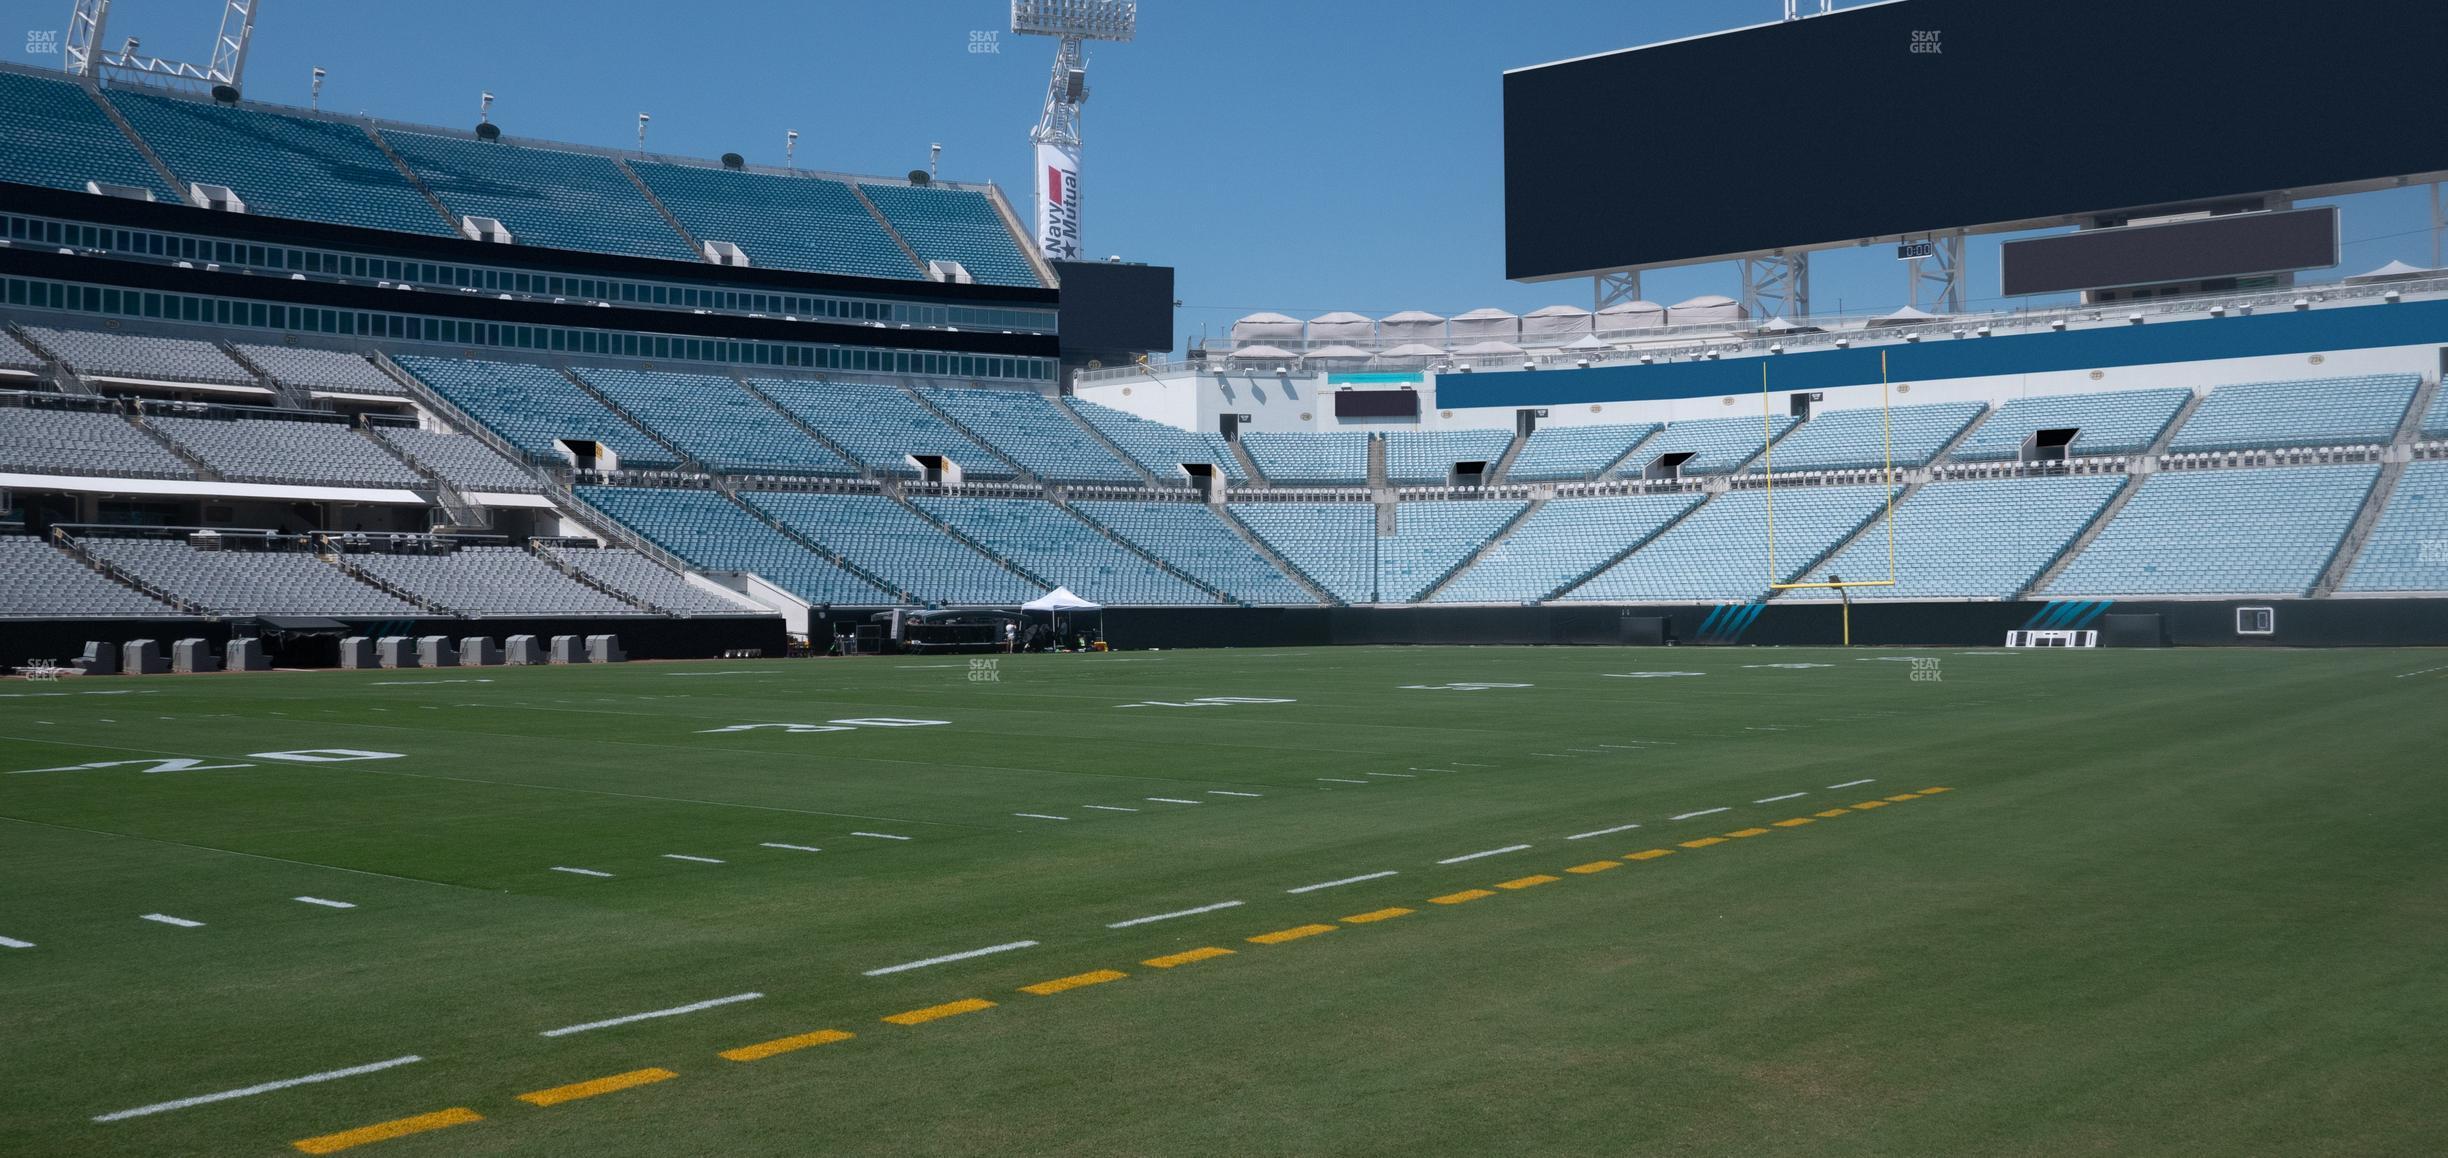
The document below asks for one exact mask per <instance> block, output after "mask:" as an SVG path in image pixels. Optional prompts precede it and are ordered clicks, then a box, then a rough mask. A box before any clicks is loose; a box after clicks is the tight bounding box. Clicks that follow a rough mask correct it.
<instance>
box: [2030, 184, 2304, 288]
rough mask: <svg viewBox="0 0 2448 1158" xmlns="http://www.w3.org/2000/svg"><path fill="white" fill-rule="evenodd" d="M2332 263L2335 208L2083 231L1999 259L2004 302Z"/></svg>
mask: <svg viewBox="0 0 2448 1158" xmlns="http://www.w3.org/2000/svg"><path fill="white" fill-rule="evenodd" d="M2337 260H2338V212H2337V207H2336V206H2333V205H2323V206H2320V207H2318V208H2314V209H2295V210H2289V211H2287V212H2284V213H2237V214H2232V215H2229V216H2226V217H2212V218H2209V219H2207V220H2202V221H2179V222H2173V223H2170V224H2167V225H2136V226H2131V227H2128V228H2123V229H2087V230H2082V231H2080V232H2076V233H2065V234H2059V235H2057V236H2055V237H2033V238H2026V239H2024V240H2021V241H2009V242H2007V243H2005V244H2004V245H2002V246H2000V247H1999V252H1998V264H1999V268H2000V270H2001V276H2002V280H2003V285H2004V292H2005V294H2006V296H2008V297H2013V296H2016V295H2018V294H2046V293H2060V292H2063V291H2066V290H2084V289H2106V288H2110V287H2114V286H2128V285H2150V284H2152V283H2155V282H2189V281H2201V280H2203V279H2206V278H2218V277H2243V276H2247V275H2250V274H2260V273H2277V272H2279V271H2282V270H2295V269H2323V268H2326V267H2328V266H2332V265H2336V264H2337Z"/></svg>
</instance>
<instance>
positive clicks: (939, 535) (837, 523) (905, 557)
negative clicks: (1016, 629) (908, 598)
mask: <svg viewBox="0 0 2448 1158" xmlns="http://www.w3.org/2000/svg"><path fill="white" fill-rule="evenodd" d="M741 497H742V498H744V499H746V500H748V502H750V503H751V504H753V505H755V506H756V508H757V509H758V510H761V511H764V512H765V513H766V514H769V515H771V516H773V517H774V518H775V519H778V520H780V521H781V522H782V524H783V525H784V526H787V527H789V528H790V529H791V530H792V531H793V532H796V533H797V534H799V535H801V536H803V537H805V538H807V539H808V540H809V541H811V542H814V543H817V544H819V545H821V546H823V547H824V548H825V549H826V550H829V551H833V552H836V553H838V554H840V555H841V556H842V558H844V559H847V560H849V561H850V563H851V564H852V565H853V566H856V567H857V568H859V569H860V570H862V571H865V572H867V573H868V574H870V575H874V576H877V577H878V578H881V579H883V580H884V581H885V582H888V583H891V584H892V585H893V586H895V587H898V588H900V589H902V590H904V591H908V592H911V593H913V594H915V595H917V596H918V597H919V598H921V599H925V600H928V601H930V602H936V603H963V604H987V605H1000V606H1006V607H1009V606H1016V605H1018V604H1020V603H1025V602H1027V601H1028V600H1031V599H1035V598H1036V597H1038V596H1039V595H1042V594H1045V593H1044V592H1043V591H1040V590H1038V589H1037V588H1036V586H1035V585H1034V584H1032V583H1030V582H1029V581H1028V580H1026V579H1023V578H1021V577H1020V576H1018V575H1016V574H1013V573H1012V572H1011V570H1010V569H1008V568H1006V567H1004V566H1003V565H1001V564H1000V563H997V562H996V561H995V560H994V559H993V558H991V557H989V556H987V555H984V554H982V553H980V552H979V551H977V550H976V549H975V548H973V547H971V546H969V545H968V544H966V543H963V542H961V541H960V540H958V539H955V538H953V537H951V536H950V535H947V534H945V533H944V532H943V530H942V528H940V527H937V526H936V525H935V524H933V523H930V522H928V521H926V520H925V519H924V518H921V517H919V515H918V514H917V513H915V512H913V511H911V510H910V509H909V508H907V507H904V506H902V505H901V504H899V503H896V502H894V501H892V500H891V499H888V498H885V497H884V496H882V495H819V494H798V493H791V492H782V491H752V492H748V493H745V494H743V495H742V496H741Z"/></svg>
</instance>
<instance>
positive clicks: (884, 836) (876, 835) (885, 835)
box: [850, 832, 914, 840]
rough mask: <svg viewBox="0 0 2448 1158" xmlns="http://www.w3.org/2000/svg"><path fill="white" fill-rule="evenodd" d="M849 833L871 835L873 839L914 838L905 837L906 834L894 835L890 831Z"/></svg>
mask: <svg viewBox="0 0 2448 1158" xmlns="http://www.w3.org/2000/svg"><path fill="white" fill-rule="evenodd" d="M850 835H852V836H867V837H873V838H875V839H877V840H911V839H914V838H912V837H907V836H894V835H893V834H891V833H889V832H854V833H851V834H850Z"/></svg>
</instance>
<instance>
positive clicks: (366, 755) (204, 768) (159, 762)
mask: <svg viewBox="0 0 2448 1158" xmlns="http://www.w3.org/2000/svg"><path fill="white" fill-rule="evenodd" d="M401 755H402V754H401V753H398V752H368V751H365V750H364V749H361V748H301V749H299V750H297V751H294V752H249V753H247V758H248V759H250V760H283V761H287V762H289V763H292V764H337V763H341V762H344V761H350V760H397V759H399V758H400V757H401ZM211 758H212V757H209V756H208V757H203V758H198V757H194V756H174V757H167V758H156V759H150V760H96V761H94V762H92V763H90V764H62V765H60V766H58V767H56V768H21V769H18V770H17V771H15V772H11V773H9V775H11V776H27V775H31V774H33V773H36V772H95V771H100V770H102V769H104V768H140V769H143V771H144V774H145V775H147V776H154V775H159V774H160V773H163V772H225V771H229V770H231V769H236V768H252V767H254V766H255V765H253V764H207V763H205V760H209V759H211Z"/></svg>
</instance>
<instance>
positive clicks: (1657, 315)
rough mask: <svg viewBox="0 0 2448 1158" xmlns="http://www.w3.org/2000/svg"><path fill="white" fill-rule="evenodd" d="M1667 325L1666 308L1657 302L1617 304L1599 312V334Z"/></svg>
mask: <svg viewBox="0 0 2448 1158" xmlns="http://www.w3.org/2000/svg"><path fill="white" fill-rule="evenodd" d="M1665 324H1666V307H1664V306H1661V305H1659V304H1657V303H1656V302H1649V301H1639V302H1617V303H1615V304H1614V305H1611V306H1608V307H1607V308H1605V309H1603V310H1600V311H1598V332H1599V333H1602V334H1603V333H1606V332H1608V331H1610V330H1646V329H1652V328H1655V327H1658V326H1663V325H1665Z"/></svg>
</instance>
